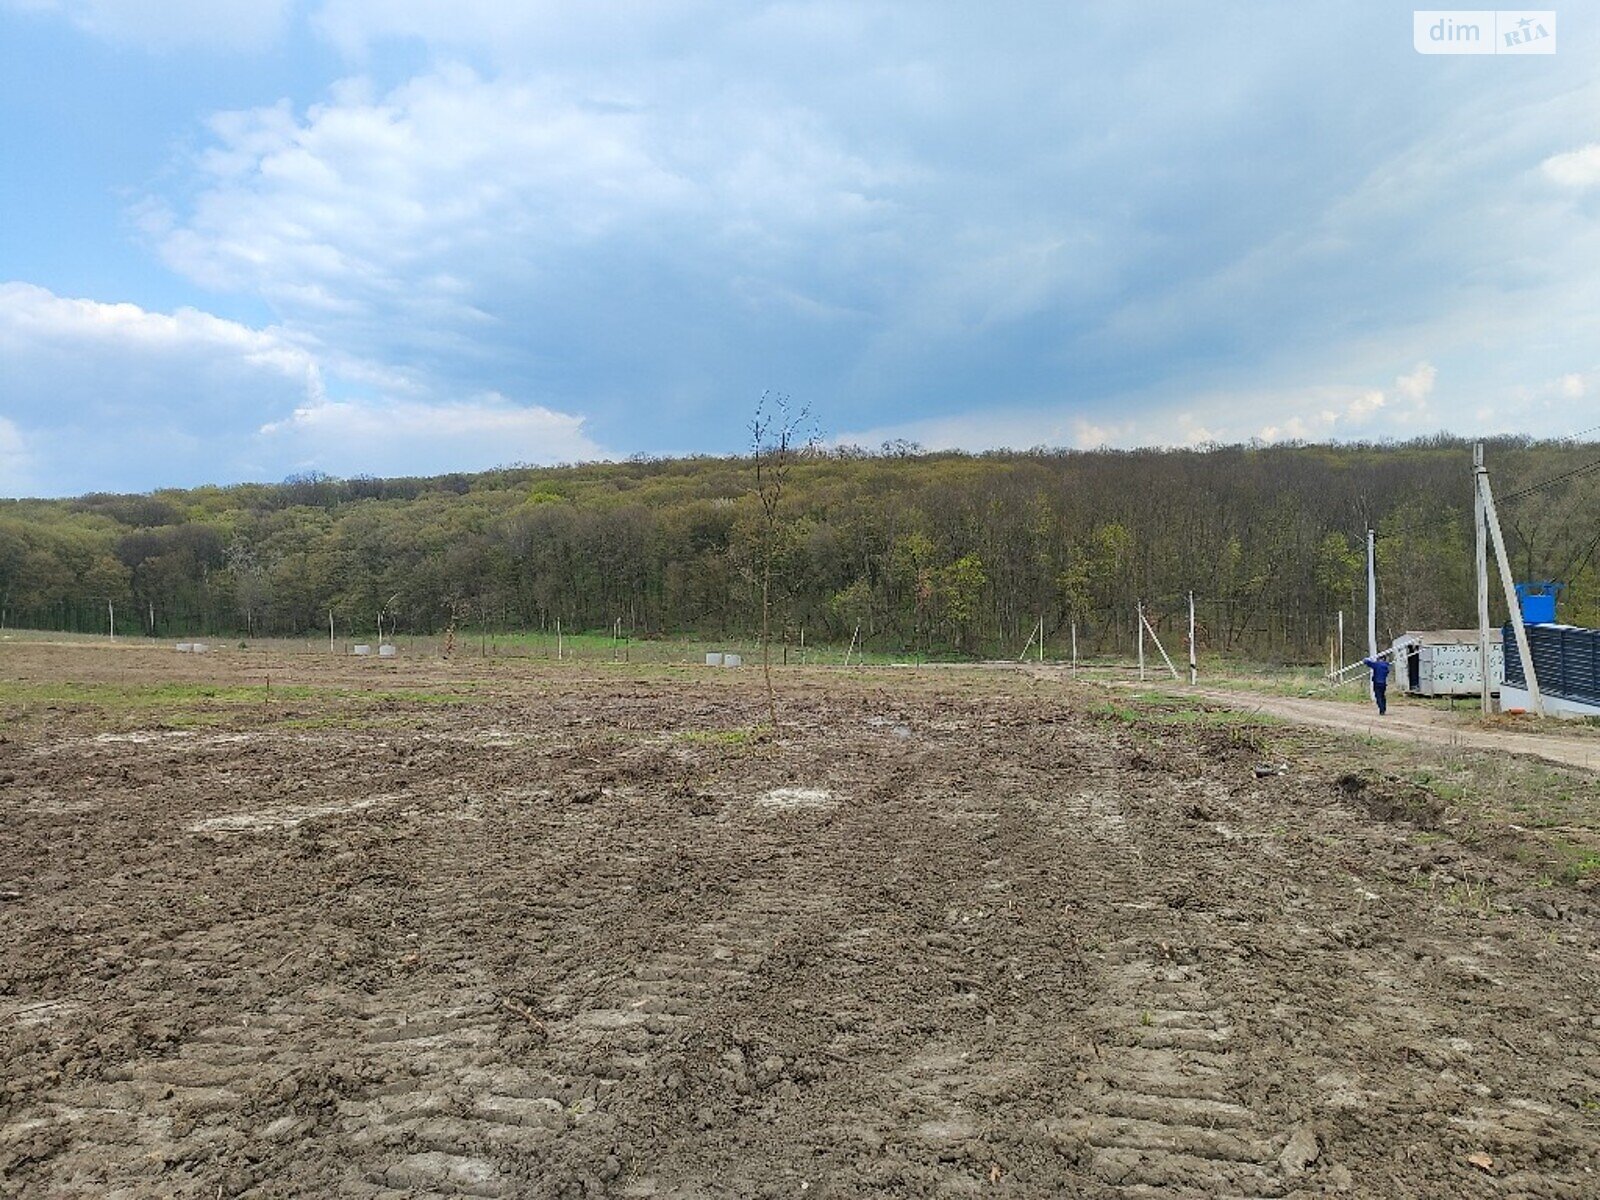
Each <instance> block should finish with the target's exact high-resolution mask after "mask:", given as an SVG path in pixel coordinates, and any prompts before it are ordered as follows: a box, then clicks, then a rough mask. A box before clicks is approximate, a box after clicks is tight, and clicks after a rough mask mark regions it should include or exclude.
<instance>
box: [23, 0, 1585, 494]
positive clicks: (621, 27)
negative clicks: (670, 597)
mask: <svg viewBox="0 0 1600 1200" xmlns="http://www.w3.org/2000/svg"><path fill="white" fill-rule="evenodd" d="M1557 15H1558V20H1559V26H1558V37H1559V52H1558V53H1557V54H1555V55H1553V56H1552V55H1541V56H1525V57H1511V56H1437V55H1430V56H1425V55H1419V54H1417V53H1416V52H1415V51H1414V50H1413V47H1412V38H1411V34H1412V30H1411V24H1412V8H1411V7H1409V6H1406V7H1402V6H1400V5H1396V4H1392V3H1377V2H1366V3H1339V4H1337V5H1335V4H1327V5H1322V6H1302V5H1296V6H1286V5H1283V4H1281V3H1271V2H1267V0H1260V2H1249V0H1241V2H1238V3H1229V4H1226V5H1213V6H1203V5H1194V4H1192V3H1177V2H1174V3H1149V2H1141V3H1133V2H1130V3H1123V4H1116V5H1100V6H1084V5H1065V4H1060V3H1052V4H1038V3H1014V4H1001V5H996V6H989V7H987V8H980V7H978V6H973V5H970V4H958V3H954V2H948V0H919V2H918V3H909V2H900V3H880V2H875V0H848V2H837V3H817V2H790V3H760V2H758V0H745V2H742V3H728V2H723V0H581V2H579V0H529V2H526V3H520V4H506V3H504V2H503V0H456V2H454V3H451V4H435V3H422V2H421V0H0V146H3V147H4V154H5V162H6V167H5V170H4V173H3V174H0V495H8V496H16V495H64V494H72V493H76V492H80V491H86V490H144V489H149V488H155V487H161V486H169V485H193V484H198V483H205V482H219V483H227V482H234V481H239V480H246V479H262V480H275V479H279V478H282V477H284V476H286V475H288V474H291V473H295V472H301V471H307V470H321V471H328V472H331V473H334V474H357V473H370V474H396V473H406V474H414V473H434V472H441V471H448V470H473V469H480V468H485V467H489V466H494V465H497V464H502V463H509V462H558V461H571V460H576V459H588V458H598V457H621V456H625V455H628V454H633V453H638V452H644V453H651V454H672V453H681V452H692V451H711V452H724V451H732V450H737V449H739V448H741V447H742V445H743V443H744V441H745V436H746V435H745V432H744V426H745V423H746V422H747V421H748V419H749V415H750V412H751V410H752V407H753V405H754V402H755V400H756V398H757V397H758V396H759V395H760V393H761V392H762V391H763V390H765V389H769V388H771V389H776V390H779V391H784V392H787V393H789V394H791V395H792V396H793V397H795V399H796V400H797V401H798V402H804V403H806V404H809V405H810V406H811V407H812V409H813V410H814V411H815V412H816V414H817V415H818V417H819V419H820V422H821V425H822V427H823V428H824V430H825V431H826V433H827V434H828V435H829V436H830V437H832V438H838V439H841V440H846V441H858V442H862V443H866V444H875V443H877V442H879V441H883V440H886V439H889V438H898V437H904V438H910V439H913V440H916V441H919V442H922V443H923V444H925V445H928V446H930V447H947V446H960V447H966V448H972V449H980V448H986V447H991V446H1000V445H1009V446H1017V447H1026V446H1033V445H1039V444H1048V445H1065V446H1084V447H1088V446H1095V445H1100V444H1111V445H1144V444H1160V445H1183V444H1193V443H1199V442H1206V441H1213V440H1217V441H1234V440H1243V439H1247V438H1252V437H1259V438H1263V439H1266V440H1269V441H1272V440H1284V439H1292V438H1300V439H1306V440H1327V439H1329V438H1340V439H1346V438H1374V437H1401V438H1403V437H1410V436H1415V435H1418V434H1427V433H1433V432H1437V431H1439V430H1441V429H1448V430H1450V431H1452V432H1456V433H1462V434H1473V433H1491V432H1504V431H1514V432H1527V433H1533V434H1538V435H1555V436H1561V435H1565V434H1569V433H1572V432H1575V431H1577V430H1578V429H1581V428H1585V427H1588V426H1592V425H1594V424H1596V423H1597V422H1600V416H1593V414H1595V413H1596V411H1597V409H1600V405H1597V404H1596V402H1595V397H1596V395H1597V393H1600V336H1597V335H1600V225H1597V217H1600V71H1597V66H1600V58H1597V54H1596V51H1597V49H1600V34H1597V32H1596V28H1595V21H1594V19H1593V15H1592V10H1591V9H1590V8H1589V7H1587V6H1585V7H1584V8H1577V7H1573V8H1569V9H1560V10H1557Z"/></svg>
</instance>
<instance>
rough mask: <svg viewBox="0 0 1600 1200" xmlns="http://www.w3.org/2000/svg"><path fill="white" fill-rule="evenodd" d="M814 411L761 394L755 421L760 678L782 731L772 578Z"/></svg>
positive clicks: (771, 717)
mask: <svg viewBox="0 0 1600 1200" xmlns="http://www.w3.org/2000/svg"><path fill="white" fill-rule="evenodd" d="M810 423H811V410H810V409H809V408H808V407H802V408H801V409H799V410H798V411H795V410H794V409H792V408H791V407H790V403H789V397H788V396H786V395H784V394H783V393H781V392H778V393H773V392H762V393H761V399H760V400H759V401H757V402H756V411H755V416H754V417H752V418H751V420H750V461H751V466H752V468H753V469H754V474H755V493H756V498H757V499H758V500H759V501H760V505H761V511H760V514H759V516H760V527H759V532H758V544H757V548H756V549H757V572H758V578H759V580H760V584H761V675H762V678H763V680H764V681H765V683H766V687H767V720H768V721H769V722H770V723H771V726H772V733H773V736H774V737H776V736H777V733H778V698H777V693H776V692H775V691H774V690H773V687H772V577H773V566H774V563H775V561H776V559H777V557H778V555H779V554H780V553H781V550H782V545H781V543H782V540H783V539H782V537H781V534H782V532H783V530H782V525H781V518H780V513H781V510H782V507H783V494H784V488H785V487H786V485H787V484H788V482H789V472H790V471H791V470H792V469H793V467H794V464H795V460H796V459H797V458H799V457H800V456H801V455H802V454H807V453H810V452H812V451H813V450H815V448H816V444H817V440H818V439H817V435H816V434H815V432H807V427H808V426H809V425H810Z"/></svg>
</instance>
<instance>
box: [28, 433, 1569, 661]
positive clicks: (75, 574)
mask: <svg viewBox="0 0 1600 1200" xmlns="http://www.w3.org/2000/svg"><path fill="white" fill-rule="evenodd" d="M1486 456H1487V462H1488V465H1489V469H1490V473H1491V479H1492V481H1493V484H1494V488H1495V494H1496V496H1497V498H1498V500H1499V506H1500V517H1501V524H1502V527H1503V529H1504V533H1505V538H1506V544H1507V549H1508V552H1509V555H1510V556H1511V558H1512V559H1513V562H1514V570H1515V573H1516V576H1517V578H1519V579H1535V580H1543V579H1555V580H1560V581H1562V582H1564V583H1565V584H1566V585H1567V587H1566V590H1565V591H1564V592H1563V593H1562V595H1561V609H1560V615H1561V619H1562V620H1565V621H1568V622H1570V623H1573V624H1589V625H1594V624H1597V623H1600V569H1597V564H1596V544H1597V541H1600V526H1597V523H1596V519H1595V518H1596V513H1597V501H1600V495H1597V490H1600V461H1597V460H1600V444H1596V443H1593V442H1573V441H1561V442H1555V441H1534V440H1531V439H1526V438H1501V439H1498V440H1495V441H1492V442H1489V443H1487V446H1486ZM1471 462H1472V447H1471V445H1470V444H1469V443H1466V442H1463V441H1460V440H1458V439H1454V438H1449V437H1445V436H1440V437H1435V438H1429V439H1421V440H1416V441H1410V442H1405V443H1392V444H1390V443H1386V444H1336V445H1298V444H1297V445H1260V444H1251V445H1235V446H1211V447H1204V448H1199V449H1170V450H1094V451H1077V450H1043V449H1041V450H1035V451H1028V452H1011V451H1007V452H994V453H986V454H976V455H974V454H963V453H942V452H941V453H927V452H923V451H921V450H920V449H919V448H918V447H916V446H914V445H908V444H890V445H886V446H884V447H882V448H881V449H878V450H875V451H868V450H863V449H860V448H855V447H843V448H839V447H830V448H826V449H818V448H808V449H805V450H803V451H802V452H800V453H799V454H798V455H797V456H796V457H795V458H794V460H793V462H792V466H791V467H790V470H789V472H788V476H787V479H786V480H785V486H784V489H783V493H782V496H781V501H780V503H779V504H778V506H777V508H776V510H775V512H774V513H773V519H772V520H766V519H764V516H763V511H764V510H763V505H762V503H761V499H762V498H761V496H760V494H759V493H758V492H757V489H756V480H755V473H754V470H753V456H746V457H720V458H711V457H698V458H678V459H648V458H636V459H632V460H629V461H625V462H597V463H584V464H578V465H571V466H558V467H513V468H503V469H498V470H493V471H486V472H482V473H478V474H451V475H442V476H437V477H433V478H406V479H376V478H367V477H360V478H351V479H337V478H332V477H328V476H323V475H316V474H312V475H305V476H297V477H293V478H290V479H288V480H285V481H284V482H282V483H279V484H244V485H237V486H230V487H200V488H193V489H187V490H170V491H158V492H154V493H150V494H142V495H108V494H93V495H86V496H81V497H77V498H73V499H62V500H9V501H0V626H3V627H6V628H12V627H27V628H34V629H48V630H68V631H79V632H105V631H106V630H107V628H108V626H109V623H110V621H111V620H112V617H113V613H114V614H115V621H116V625H117V632H118V634H119V635H122V634H127V635H130V636H137V635H145V636H152V637H171V636H180V635H201V636H204V635H210V636H227V637H233V636H238V637H240V638H251V637H316V636H320V637H324V638H325V637H327V636H328V629H329V623H330V618H331V620H332V622H333V624H334V626H335V629H336V632H337V634H338V636H340V637H354V636H364V635H366V634H368V633H370V632H372V631H373V630H374V629H375V628H376V627H377V625H378V622H379V620H380V619H382V620H383V622H384V626H385V628H390V627H393V628H394V629H396V630H397V631H398V632H400V633H402V634H405V633H413V634H424V633H437V632H440V631H442V630H444V629H446V628H449V627H452V626H453V627H455V628H457V629H460V630H462V631H472V630H482V629H486V628H487V629H492V630H497V631H498V630H504V631H512V630H527V629H550V628H552V627H553V626H554V624H555V622H557V621H560V622H561V623H562V625H563V627H564V628H565V629H566V630H569V631H577V630H585V629H588V630H606V631H610V630H612V629H613V628H615V627H616V623H617V622H618V621H620V622H621V628H622V629H623V630H624V631H625V632H626V633H627V634H628V635H629V636H630V637H634V638H648V637H665V636H675V635H698V636H708V637H714V636H734V635H741V636H743V635H748V634H750V633H751V632H752V631H754V630H757V629H759V627H760V624H761V586H760V584H761V576H762V567H763V565H765V564H770V567H771V575H770V579H771V590H772V600H771V605H772V608H771V618H772V628H773V631H774V632H773V637H774V640H775V641H776V640H777V639H778V638H780V637H781V638H782V639H784V640H785V641H794V640H795V639H797V638H798V637H799V636H800V634H801V631H802V630H803V631H804V635H805V637H806V639H807V641H808V643H810V644H816V643H820V642H831V643H836V644H838V643H843V642H846V641H848V639H850V638H851V636H852V635H853V634H854V633H855V632H856V631H857V630H859V632H860V638H861V640H862V642H863V643H865V645H867V646H869V647H873V648H876V649H881V650H886V651H893V652H897V653H898V652H903V653H907V654H921V655H932V656H945V657H951V656H957V657H959V656H975V655H977V656H992V655H1006V654H1009V655H1012V656H1014V655H1016V654H1017V653H1018V652H1019V651H1020V650H1021V648H1022V646H1023V644H1024V643H1025V642H1026V641H1027V639H1028V636H1029V634H1030V632H1031V631H1032V630H1033V629H1034V627H1035V623H1036V622H1037V621H1038V620H1040V619H1041V618H1042V620H1043V622H1044V629H1045V633H1046V638H1047V645H1048V647H1049V652H1050V653H1051V654H1059V653H1062V652H1063V647H1064V645H1065V642H1066V639H1067V638H1068V637H1069V634H1070V631H1071V630H1072V629H1073V627H1076V631H1077V637H1078V640H1079V644H1080V647H1081V649H1082V651H1083V652H1084V653H1085V654H1089V653H1105V654H1117V653H1125V652H1127V651H1128V649H1129V647H1130V646H1131V644H1132V639H1133V637H1134V616H1133V614H1134V606H1135V603H1136V602H1137V601H1139V600H1143V601H1144V603H1145V605H1146V608H1147V610H1148V611H1149V612H1150V614H1151V616H1152V619H1154V620H1155V621H1157V622H1158V626H1159V627H1162V628H1164V629H1172V630H1176V629H1178V628H1179V627H1180V626H1181V625H1182V624H1183V623H1184V622H1186V620H1187V615H1186V614H1187V594H1188V593H1189V592H1191V591H1192V592H1193V593H1194V595H1195V598H1196V604H1197V607H1198V611H1199V614H1200V629H1201V634H1200V638H1199V639H1198V640H1199V641H1200V644H1201V649H1202V650H1203V651H1204V650H1209V651H1216V652H1225V653H1231V654H1238V655H1241V656H1247V657H1253V658H1256V659H1260V660H1264V661H1283V662H1326V661H1327V660H1328V657H1329V653H1330V648H1331V643H1330V639H1331V638H1332V637H1333V636H1334V630H1335V628H1336V627H1337V621H1338V614H1339V613H1340V611H1341V610H1342V611H1343V612H1344V613H1345V624H1346V633H1347V648H1348V649H1351V650H1354V649H1357V648H1358V647H1359V645H1360V643H1361V641H1362V640H1364V633H1365V603H1366V601H1365V536H1366V533H1365V531H1366V530H1367V528H1368V527H1369V526H1370V527H1372V528H1373V529H1375V530H1376V531H1377V560H1378V568H1377V569H1378V578H1379V587H1378V591H1379V598H1380V602H1379V635H1380V638H1383V639H1387V638H1388V637H1390V636H1392V635H1394V634H1396V633H1398V632H1401V631H1403V630H1405V629H1414V628H1439V627H1452V626H1472V625H1474V624H1475V623H1476V619H1475V616H1474V613H1475V611H1476V610H1475V595H1476V592H1475V583H1474V569H1473V556H1474V550H1473V532H1472V521H1471V513H1472V485H1471V469H1472V468H1471ZM1492 594H1493V596H1494V598H1495V605H1494V612H1495V619H1496V620H1500V619H1502V618H1503V615H1504V606H1503V603H1501V602H1500V589H1499V587H1498V585H1496V586H1495V587H1494V588H1493V591H1492Z"/></svg>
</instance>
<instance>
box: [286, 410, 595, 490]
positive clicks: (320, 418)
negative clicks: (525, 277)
mask: <svg viewBox="0 0 1600 1200" xmlns="http://www.w3.org/2000/svg"><path fill="white" fill-rule="evenodd" d="M583 424H584V422H583V418H582V417H577V416H572V415H569V414H567V413H559V412H553V411H552V410H550V409H548V408H544V407H541V406H539V405H518V404H514V403H512V402H511V401H509V400H507V399H506V398H505V397H504V396H500V395H497V394H489V395H485V396H480V397H476V398H474V399H472V400H461V401H448V402H441V403H434V404H428V403H419V402H417V401H410V400H398V401H382V402H370V401H353V402H329V401H324V402H321V403H317V404H308V405H306V406H304V407H301V408H298V409H296V410H295V411H294V412H293V413H292V414H291V415H289V416H288V417H286V418H284V419H283V420H280V421H273V422H269V423H267V424H265V425H263V426H262V427H261V430H260V437H259V439H258V440H259V441H260V443H261V444H262V445H263V446H264V447H265V448H266V449H267V451H268V453H269V454H270V456H271V457H273V458H275V459H277V458H284V457H288V458H289V459H291V460H293V461H295V462H298V463H300V464H302V465H304V466H315V467H318V468H319V469H323V470H329V471H332V472H333V473H335V474H355V473H366V474H378V475H419V474H437V473H438V472H440V471H443V470H447V469H448V470H459V471H474V470H483V469H485V468H488V467H494V466H503V465H506V464H508V463H514V462H536V463H554V462H576V461H582V460H593V459H598V458H603V457H605V452H604V451H603V450H602V449H601V448H600V447H599V446H598V445H596V444H595V443H594V442H593V441H592V440H591V439H590V438H589V437H588V435H587V434H586V433H585V432H584V429H583Z"/></svg>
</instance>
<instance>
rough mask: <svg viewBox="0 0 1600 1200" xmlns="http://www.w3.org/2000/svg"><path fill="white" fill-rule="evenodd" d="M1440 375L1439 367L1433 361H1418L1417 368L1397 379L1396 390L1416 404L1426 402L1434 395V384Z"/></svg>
mask: <svg viewBox="0 0 1600 1200" xmlns="http://www.w3.org/2000/svg"><path fill="white" fill-rule="evenodd" d="M1438 377H1439V371H1438V368H1436V367H1435V366H1434V365H1433V364H1432V363H1428V362H1424V363H1418V364H1417V366H1416V369H1415V370H1413V371H1412V372H1411V373H1410V374H1409V375H1401V376H1399V377H1397V378H1396V379H1395V381H1394V386H1395V391H1397V392H1399V393H1400V395H1402V396H1403V397H1405V398H1406V399H1407V400H1410V401H1411V402H1412V403H1414V404H1416V403H1424V402H1426V401H1427V399H1428V397H1429V396H1431V395H1433V384H1434V381H1435V380H1436V379H1438Z"/></svg>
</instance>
